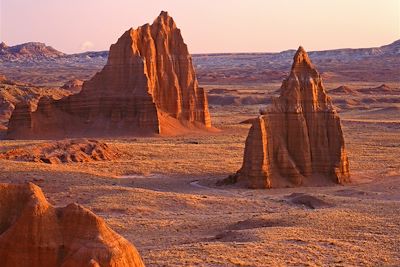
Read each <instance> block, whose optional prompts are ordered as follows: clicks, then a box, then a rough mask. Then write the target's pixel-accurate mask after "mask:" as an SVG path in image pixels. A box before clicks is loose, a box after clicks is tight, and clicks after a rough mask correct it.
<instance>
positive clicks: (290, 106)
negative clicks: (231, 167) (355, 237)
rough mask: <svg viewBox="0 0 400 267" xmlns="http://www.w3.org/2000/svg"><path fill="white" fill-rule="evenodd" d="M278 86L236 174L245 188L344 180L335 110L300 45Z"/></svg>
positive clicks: (253, 129) (346, 171) (346, 168)
mask: <svg viewBox="0 0 400 267" xmlns="http://www.w3.org/2000/svg"><path fill="white" fill-rule="evenodd" d="M280 91H281V95H280V96H279V97H278V98H274V99H273V104H272V106H271V107H269V108H268V109H267V110H266V112H265V114H263V115H261V116H260V117H258V118H257V119H256V120H254V122H253V125H252V127H251V129H250V132H249V135H248V137H247V140H246V147H245V152H244V159H243V166H242V168H241V169H240V170H239V171H238V172H237V174H236V177H235V180H236V181H237V182H239V183H241V184H244V185H246V186H248V187H250V188H273V187H292V186H301V185H309V186H312V185H326V184H330V183H338V184H342V183H345V182H348V181H349V179H350V174H349V162H348V159H347V155H346V150H345V142H344V138H343V132H342V128H341V123H340V119H339V116H338V115H337V113H336V111H335V109H334V107H333V105H332V102H331V99H330V98H329V97H328V96H327V94H326V91H325V89H324V86H323V84H322V79H321V76H320V74H319V73H318V71H317V70H316V69H315V67H314V66H313V64H312V63H311V61H310V59H309V57H308V55H307V53H306V51H305V50H304V49H303V48H302V47H300V48H299V49H298V50H297V52H296V54H295V56H294V62H293V65H292V69H291V72H290V74H289V76H288V78H287V79H285V80H284V81H283V83H282V86H281V89H280Z"/></svg>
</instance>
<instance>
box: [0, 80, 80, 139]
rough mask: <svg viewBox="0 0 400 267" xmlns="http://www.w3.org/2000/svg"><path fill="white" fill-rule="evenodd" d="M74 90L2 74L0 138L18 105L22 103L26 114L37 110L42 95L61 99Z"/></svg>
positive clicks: (0, 87)
mask: <svg viewBox="0 0 400 267" xmlns="http://www.w3.org/2000/svg"><path fill="white" fill-rule="evenodd" d="M72 93H73V91H72V90H66V89H63V88H58V87H41V86H34V85H32V84H27V83H22V82H18V81H12V80H9V79H7V78H6V77H5V76H3V75H0V139H2V138H3V137H4V136H5V135H6V133H7V129H8V124H9V119H10V117H11V115H12V113H13V111H14V108H15V106H16V105H18V104H19V105H20V110H21V107H22V108H23V110H25V114H30V112H31V111H32V110H35V109H36V107H37V103H38V101H39V99H40V98H41V97H44V96H47V97H52V98H54V99H61V98H63V97H65V96H68V95H71V94H72Z"/></svg>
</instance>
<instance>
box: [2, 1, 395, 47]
mask: <svg viewBox="0 0 400 267" xmlns="http://www.w3.org/2000/svg"><path fill="white" fill-rule="evenodd" d="M161 10H165V11H168V13H169V14H170V15H171V16H172V17H173V18H174V20H175V22H176V24H177V26H178V27H179V28H180V29H181V30H182V34H183V38H184V40H185V42H186V43H187V44H188V47H189V51H190V52H191V53H220V52H225V53H227V52H228V53H229V52H232V53H233V52H278V51H283V50H286V49H295V48H297V47H298V46H299V45H302V46H303V47H304V48H305V49H307V50H309V51H312V50H326V49H335V48H359V47H376V46H381V45H385V44H389V43H391V42H393V41H395V40H397V39H400V0H334V1H333V0H331V1H321V0H276V1H269V0H140V1H137V0H0V41H4V42H5V43H6V44H7V45H16V44H20V43H24V42H30V41H37V42H44V43H46V44H47V45H50V46H53V47H54V48H56V49H58V50H60V51H62V52H66V53H79V52H83V51H100V50H108V49H109V47H110V45H111V44H112V43H115V42H116V40H117V39H118V37H119V36H120V35H122V34H123V32H124V31H126V30H127V29H129V28H131V27H133V28H137V27H138V26H140V25H143V24H145V23H151V22H152V21H153V20H154V19H155V18H156V17H157V16H158V14H159V13H160V11H161Z"/></svg>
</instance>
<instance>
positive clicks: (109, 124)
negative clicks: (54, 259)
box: [7, 12, 211, 138]
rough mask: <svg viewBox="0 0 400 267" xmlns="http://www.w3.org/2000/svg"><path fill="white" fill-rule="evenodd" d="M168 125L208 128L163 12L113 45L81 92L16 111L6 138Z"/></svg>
mask: <svg viewBox="0 0 400 267" xmlns="http://www.w3.org/2000/svg"><path fill="white" fill-rule="evenodd" d="M165 118H167V119H165ZM170 120H173V121H174V122H175V123H180V124H182V125H196V126H200V127H204V128H209V127H211V121H210V114H209V112H208V103H207V97H206V94H205V92H204V90H203V88H200V87H199V86H198V82H197V78H196V74H195V71H194V68H193V64H192V58H191V56H190V54H189V52H188V48H187V46H186V44H185V43H184V41H183V38H182V35H181V32H180V30H179V29H178V28H177V27H176V25H175V22H174V20H173V19H172V18H171V17H170V16H169V15H168V14H167V12H161V14H160V15H159V16H158V17H157V19H156V20H155V21H154V22H153V24H151V25H149V24H145V25H143V26H141V27H139V28H138V29H136V30H134V29H130V30H128V31H126V32H125V33H124V34H123V35H122V36H121V37H120V38H119V39H118V41H117V42H116V43H115V44H113V45H111V48H110V53H109V57H108V61H107V64H106V65H105V67H104V68H103V69H102V70H101V71H100V72H98V73H97V74H96V75H95V76H94V77H93V78H92V79H91V80H89V81H87V82H85V83H84V84H83V88H82V91H81V92H80V93H78V94H76V95H73V96H70V97H67V98H64V99H61V100H58V101H54V100H53V99H51V98H45V99H42V100H41V101H40V102H39V105H38V108H37V110H36V111H34V112H28V111H27V109H26V107H23V106H21V107H16V111H15V112H14V114H13V115H12V117H11V119H10V125H9V131H8V134H7V136H8V137H9V138H60V137H71V136H123V135H129V134H138V133H144V134H147V133H163V128H164V127H167V125H164V122H165V121H168V122H169V123H170ZM166 124H167V123H166Z"/></svg>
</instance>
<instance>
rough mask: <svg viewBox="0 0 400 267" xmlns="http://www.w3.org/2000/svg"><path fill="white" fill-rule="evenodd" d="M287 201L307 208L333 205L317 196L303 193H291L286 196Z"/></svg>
mask: <svg viewBox="0 0 400 267" xmlns="http://www.w3.org/2000/svg"><path fill="white" fill-rule="evenodd" d="M286 198H287V200H288V202H289V203H292V204H295V205H302V206H305V207H307V208H309V209H320V208H329V207H333V205H332V204H330V203H328V202H326V201H324V200H322V199H320V198H317V197H315V196H312V195H308V194H304V193H293V194H290V195H289V196H287V197H286Z"/></svg>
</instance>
